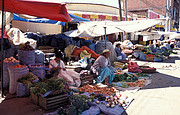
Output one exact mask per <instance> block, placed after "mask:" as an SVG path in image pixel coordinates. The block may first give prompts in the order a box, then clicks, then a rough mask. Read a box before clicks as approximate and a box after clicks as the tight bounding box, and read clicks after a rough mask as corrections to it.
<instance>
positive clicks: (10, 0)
mask: <svg viewBox="0 0 180 115" xmlns="http://www.w3.org/2000/svg"><path fill="white" fill-rule="evenodd" d="M1 9H2V0H1V1H0V10H1ZM4 10H5V11H8V12H12V13H18V14H27V15H31V16H36V17H40V18H48V19H51V20H57V21H62V22H68V21H71V17H70V16H69V14H68V12H67V9H66V7H65V4H62V3H54V2H43V1H37V0H5V5H4Z"/></svg>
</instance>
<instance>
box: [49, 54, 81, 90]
mask: <svg viewBox="0 0 180 115" xmlns="http://www.w3.org/2000/svg"><path fill="white" fill-rule="evenodd" d="M61 59H62V53H61V52H60V51H58V52H57V53H56V58H55V59H53V60H51V61H50V63H49V70H50V72H51V73H53V76H55V77H60V78H62V79H64V80H66V82H68V83H69V85H76V86H77V87H79V86H80V84H81V80H80V75H79V73H77V72H75V71H72V70H66V68H65V64H64V62H63V61H62V60H61Z"/></svg>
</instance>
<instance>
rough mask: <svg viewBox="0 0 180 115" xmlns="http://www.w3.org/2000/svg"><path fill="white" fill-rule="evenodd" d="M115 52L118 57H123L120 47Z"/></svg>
mask: <svg viewBox="0 0 180 115" xmlns="http://www.w3.org/2000/svg"><path fill="white" fill-rule="evenodd" d="M115 52H116V54H117V57H118V56H121V55H122V52H121V50H120V48H118V47H116V48H115Z"/></svg>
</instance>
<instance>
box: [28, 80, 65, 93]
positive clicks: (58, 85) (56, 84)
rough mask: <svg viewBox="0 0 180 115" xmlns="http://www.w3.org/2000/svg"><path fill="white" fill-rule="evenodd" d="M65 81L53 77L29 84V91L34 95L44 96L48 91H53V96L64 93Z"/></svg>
mask: <svg viewBox="0 0 180 115" xmlns="http://www.w3.org/2000/svg"><path fill="white" fill-rule="evenodd" d="M65 83H66V82H65V80H63V79H61V78H57V77H53V78H50V79H47V80H44V81H41V82H37V83H31V84H29V87H30V90H31V91H32V92H33V93H34V94H37V95H38V94H43V95H44V94H45V93H47V92H49V91H55V93H54V94H53V95H57V94H60V93H62V92H63V91H64V88H65Z"/></svg>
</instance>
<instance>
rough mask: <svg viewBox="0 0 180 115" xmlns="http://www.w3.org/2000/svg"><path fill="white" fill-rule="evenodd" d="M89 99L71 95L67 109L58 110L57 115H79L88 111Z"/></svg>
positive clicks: (83, 96)
mask: <svg viewBox="0 0 180 115" xmlns="http://www.w3.org/2000/svg"><path fill="white" fill-rule="evenodd" d="M89 99H90V98H89V97H87V96H85V95H79V94H73V95H72V96H71V97H70V100H71V105H70V106H69V107H68V108H67V109H64V108H62V107H61V108H59V109H58V114H59V115H80V114H81V113H82V112H83V111H85V110H87V109H89V105H88V103H87V102H88V100H89Z"/></svg>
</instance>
